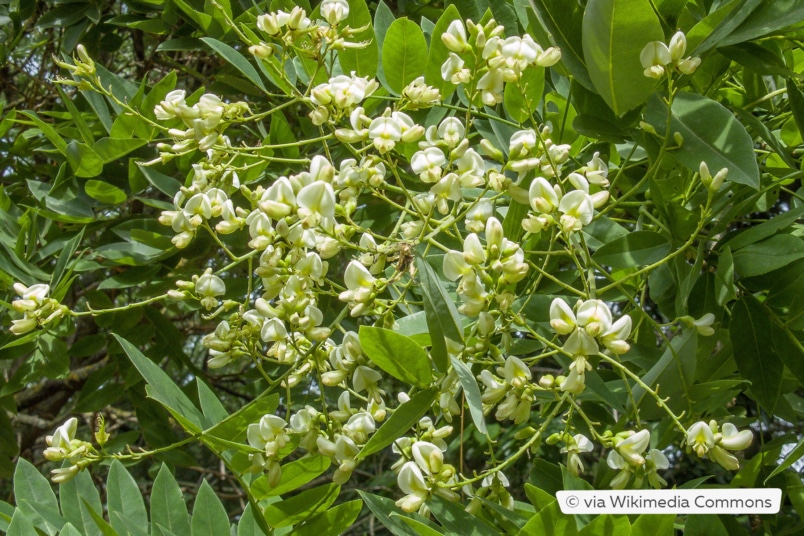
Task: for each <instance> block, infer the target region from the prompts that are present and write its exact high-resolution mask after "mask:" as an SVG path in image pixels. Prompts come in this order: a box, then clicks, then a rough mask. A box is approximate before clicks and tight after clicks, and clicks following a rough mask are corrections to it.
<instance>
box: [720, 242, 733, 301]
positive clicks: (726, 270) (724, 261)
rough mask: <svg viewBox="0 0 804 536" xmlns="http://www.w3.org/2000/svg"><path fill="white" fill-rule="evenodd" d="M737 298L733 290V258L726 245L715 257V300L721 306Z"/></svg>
mask: <svg viewBox="0 0 804 536" xmlns="http://www.w3.org/2000/svg"><path fill="white" fill-rule="evenodd" d="M735 299H737V293H736V292H735V290H734V259H733V258H732V255H731V248H730V247H728V246H726V247H725V248H723V250H722V251H721V252H720V255H718V257H717V273H716V274H715V300H716V301H717V304H718V305H720V306H721V307H723V306H724V305H726V304H727V303H729V302H730V301H732V300H735Z"/></svg>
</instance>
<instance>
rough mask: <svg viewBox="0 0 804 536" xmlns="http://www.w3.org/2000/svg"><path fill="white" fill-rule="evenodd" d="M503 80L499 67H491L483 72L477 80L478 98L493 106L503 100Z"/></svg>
mask: <svg viewBox="0 0 804 536" xmlns="http://www.w3.org/2000/svg"><path fill="white" fill-rule="evenodd" d="M504 86H505V81H504V80H503V72H502V70H500V69H492V70H490V71H488V72H486V74H484V75H483V76H482V77H481V78H480V80H478V82H477V89H479V90H480V98H481V100H482V101H483V104H485V105H486V106H494V105H496V104H499V103H501V102H502V100H503V89H504Z"/></svg>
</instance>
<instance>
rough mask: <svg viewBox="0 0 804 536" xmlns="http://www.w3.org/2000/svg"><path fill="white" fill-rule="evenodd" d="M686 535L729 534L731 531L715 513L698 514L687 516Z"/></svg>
mask: <svg viewBox="0 0 804 536" xmlns="http://www.w3.org/2000/svg"><path fill="white" fill-rule="evenodd" d="M684 536H729V531H728V530H726V527H724V526H723V523H722V522H721V521H720V518H718V516H716V515H715V514H697V515H694V516H689V517H687V521H686V523H684Z"/></svg>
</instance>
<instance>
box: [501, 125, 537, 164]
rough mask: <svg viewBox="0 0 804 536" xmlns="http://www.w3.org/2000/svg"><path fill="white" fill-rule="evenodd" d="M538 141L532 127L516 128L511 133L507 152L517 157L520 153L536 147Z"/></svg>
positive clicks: (525, 152)
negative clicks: (525, 128) (516, 129)
mask: <svg viewBox="0 0 804 536" xmlns="http://www.w3.org/2000/svg"><path fill="white" fill-rule="evenodd" d="M538 143H539V138H538V137H537V136H536V131H535V130H533V129H532V128H529V129H527V130H518V131H516V132H514V133H513V135H511V140H510V141H509V142H508V152H509V153H511V154H512V155H516V156H517V158H518V157H519V156H520V155H522V154H529V153H530V151H531V150H533V149H534V148H536V146H537V145H538Z"/></svg>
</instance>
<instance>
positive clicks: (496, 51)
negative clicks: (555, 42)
mask: <svg viewBox="0 0 804 536" xmlns="http://www.w3.org/2000/svg"><path fill="white" fill-rule="evenodd" d="M467 28H468V30H469V38H468V39H467ZM504 30H505V29H504V27H503V26H501V25H499V24H497V22H496V21H494V19H492V20H490V21H488V22H487V23H486V24H484V25H482V26H481V25H479V24H475V23H473V22H472V21H471V20H468V21H466V26H464V24H463V22H462V21H461V20H460V19H457V20H454V21H452V23H450V25H449V27H448V28H447V31H445V32H444V33H443V34H441V40H442V41H443V42H444V45H445V46H446V47H447V48H448V49H449V50H450V54H449V57H448V58H447V60H446V61H445V62H444V63H443V64H442V66H441V76H442V78H443V79H444V80H445V81H448V82H451V83H453V84H460V83H468V82H470V81H471V80H472V78H473V77H475V76H479V79H478V80H477V84H476V89H477V90H479V91H480V100H481V101H482V102H483V104H485V105H486V106H494V105H495V104H499V103H500V102H502V100H503V91H504V89H505V84H506V83H508V82H516V81H517V80H519V77H520V76H521V75H522V72H523V71H524V70H525V69H526V68H528V67H530V66H540V67H549V66H551V65H555V64H556V63H558V61H559V60H560V59H561V52H560V51H559V50H558V49H557V48H554V47H551V48H548V49H547V50H544V49H543V48H542V47H541V46H539V45H538V44H537V43H536V42H535V41H534V40H533V39H532V38H531V37H530V36H529V35H525V36H523V37H520V36H511V37H508V38H505V37H503V33H504ZM472 59H474V60H476V61H477V63H476V65H474V68H473V69H469V68H467V67H466V61H471V60H472Z"/></svg>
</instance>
